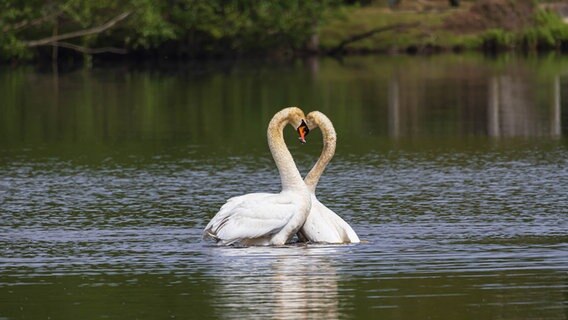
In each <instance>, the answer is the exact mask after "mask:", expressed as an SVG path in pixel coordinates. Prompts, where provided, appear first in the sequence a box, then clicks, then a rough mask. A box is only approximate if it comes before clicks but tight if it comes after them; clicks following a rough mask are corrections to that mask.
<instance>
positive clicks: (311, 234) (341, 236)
mask: <svg viewBox="0 0 568 320" xmlns="http://www.w3.org/2000/svg"><path fill="white" fill-rule="evenodd" d="M299 236H300V238H302V239H305V240H309V241H311V242H324V243H359V242H360V240H359V237H358V236H357V233H355V231H354V230H353V228H351V226H350V225H349V224H348V223H347V222H345V220H343V219H342V218H341V217H340V216H338V215H337V214H336V213H335V212H333V211H331V210H330V209H329V208H328V207H326V206H325V205H324V204H322V203H321V202H320V201H319V200H318V199H317V198H316V197H315V196H312V208H311V210H310V214H309V216H308V218H307V219H306V222H305V223H304V225H303V226H302V228H301V229H300V234H299Z"/></svg>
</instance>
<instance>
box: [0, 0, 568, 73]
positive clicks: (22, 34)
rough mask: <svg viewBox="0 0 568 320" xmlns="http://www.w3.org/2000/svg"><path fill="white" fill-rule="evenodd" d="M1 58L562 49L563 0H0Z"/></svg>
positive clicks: (567, 19)
mask: <svg viewBox="0 0 568 320" xmlns="http://www.w3.org/2000/svg"><path fill="white" fill-rule="evenodd" d="M0 33H1V34H2V36H1V37H0V63H1V64H20V63H27V62H39V61H53V62H80V63H85V64H91V63H92V61H93V59H96V60H97V61H106V60H108V61H113V60H122V59H128V60H158V61H159V60H164V59H168V60H184V59H215V58H234V57H243V56H255V57H269V58H290V57H295V56H304V55H334V56H341V55H350V54H368V53H381V54H393V53H410V54H424V53H432V52H448V51H456V52H461V51H482V52H487V53H497V52H501V51H520V52H527V53H530V52H544V51H556V52H562V53H566V52H568V4H565V3H563V2H559V1H536V0H476V1H473V0H472V1H457V0H453V1H447V0H384V1H378V0H374V1H373V0H366V1H364V0H361V1H347V0H344V1H340V0H318V1H301V0H290V1H285V0H267V1H261V2H258V1H252V0H239V1H229V2H227V1H223V0H210V1H205V0H203V1H202V0H176V1H165V0H160V1H158V0H125V1H120V2H116V1H111V0H101V1H96V2H95V1H88V0H52V1H38V0H25V1H15V0H8V1H0Z"/></svg>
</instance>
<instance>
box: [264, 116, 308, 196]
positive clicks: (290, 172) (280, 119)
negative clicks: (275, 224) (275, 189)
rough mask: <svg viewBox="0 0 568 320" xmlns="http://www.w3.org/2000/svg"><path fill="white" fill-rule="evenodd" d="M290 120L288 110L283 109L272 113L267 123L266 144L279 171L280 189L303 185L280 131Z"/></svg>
mask: <svg viewBox="0 0 568 320" xmlns="http://www.w3.org/2000/svg"><path fill="white" fill-rule="evenodd" d="M289 121H290V114H289V112H288V111H287V110H286V109H284V110H282V111H280V112H278V113H276V114H275V115H274V117H272V120H270V123H269V124H268V131H267V137H268V146H269V147H270V152H271V153H272V157H273V158H274V162H275V163H276V167H277V168H278V173H280V179H281V181H282V190H288V189H292V188H296V187H303V186H304V181H303V180H302V176H301V175H300V172H299V171H298V168H297V167H296V163H295V162H294V158H292V154H291V153H290V151H289V150H288V147H287V146H286V142H285V141H284V135H283V134H282V131H283V130H284V127H285V126H286V125H287V124H288V123H289Z"/></svg>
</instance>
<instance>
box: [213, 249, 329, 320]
mask: <svg viewBox="0 0 568 320" xmlns="http://www.w3.org/2000/svg"><path fill="white" fill-rule="evenodd" d="M338 248H339V247H337V248H334V247H332V246H289V247H278V248H262V247H249V248H241V249H236V248H216V249H215V252H214V253H213V255H216V256H215V258H214V259H219V260H220V261H215V263H213V265H214V266H215V268H214V269H212V270H211V272H212V273H213V275H214V276H215V278H217V280H218V281H216V283H218V286H216V288H215V292H214V295H215V297H216V299H215V309H216V310H218V311H219V312H221V313H222V314H219V315H218V316H220V317H223V318H227V317H228V318H239V319H241V318H247V317H251V316H254V317H273V318H278V319H285V318H289V319H302V318H308V317H309V318H314V317H315V318H325V319H335V318H338V317H339V314H338V310H339V306H338V304H339V302H338V292H337V291H338V290H337V289H338V286H337V283H338V275H337V272H336V268H335V266H334V265H333V263H332V262H331V258H332V257H336V255H337V254H338V252H337V251H338Z"/></svg>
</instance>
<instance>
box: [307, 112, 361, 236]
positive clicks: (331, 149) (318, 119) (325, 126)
mask: <svg viewBox="0 0 568 320" xmlns="http://www.w3.org/2000/svg"><path fill="white" fill-rule="evenodd" d="M306 120H307V122H308V128H309V129H310V130H311V129H314V128H317V127H319V128H320V129H321V131H322V136H323V150H322V153H321V155H320V157H319V159H318V161H317V162H316V164H315V165H314V167H313V168H312V169H311V170H310V172H309V173H308V175H307V176H306V178H305V179H304V182H305V183H306V186H307V187H308V189H309V190H310V192H311V197H312V208H311V211H310V214H309V216H308V218H307V219H306V222H305V223H304V225H303V226H302V228H301V229H300V231H299V232H298V237H299V238H300V240H304V241H306V240H307V241H310V242H324V243H359V242H360V240H359V237H358V236H357V234H356V233H355V231H353V229H352V228H351V226H350V225H349V224H348V223H347V222H345V221H344V220H343V219H341V217H339V216H338V215H337V214H336V213H335V212H333V211H331V210H330V209H328V208H327V207H326V206H324V205H323V204H322V203H321V202H319V200H318V199H317V198H316V194H315V192H316V187H317V184H318V181H319V179H320V177H321V175H322V174H323V171H324V170H325V167H326V166H327V164H328V163H329V162H330V161H331V159H332V158H333V155H334V154H335V145H336V142H337V135H336V133H335V129H334V128H333V124H332V123H331V121H330V120H329V118H328V117H326V116H325V115H324V114H323V113H321V112H319V111H312V112H310V113H309V114H308V116H307V118H306Z"/></svg>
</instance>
